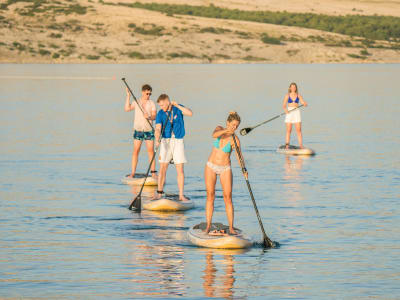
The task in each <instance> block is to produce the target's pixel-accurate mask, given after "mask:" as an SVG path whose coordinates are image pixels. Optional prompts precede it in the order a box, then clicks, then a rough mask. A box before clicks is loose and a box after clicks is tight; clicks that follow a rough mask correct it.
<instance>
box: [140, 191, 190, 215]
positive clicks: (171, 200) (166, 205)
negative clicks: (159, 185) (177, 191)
mask: <svg viewBox="0 0 400 300" xmlns="http://www.w3.org/2000/svg"><path fill="white" fill-rule="evenodd" d="M186 198H187V197H186ZM188 199H189V198H188ZM193 207H194V202H193V201H192V200H190V199H189V202H183V201H181V200H179V195H174V194H165V195H163V196H162V197H161V198H160V199H152V200H150V201H147V202H145V203H144V204H143V209H146V210H154V211H184V210H188V209H191V208H193Z"/></svg>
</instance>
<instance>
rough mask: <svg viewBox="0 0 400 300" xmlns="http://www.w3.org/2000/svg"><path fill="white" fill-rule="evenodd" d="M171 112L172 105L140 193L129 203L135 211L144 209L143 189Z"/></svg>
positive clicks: (130, 207)
mask: <svg viewBox="0 0 400 300" xmlns="http://www.w3.org/2000/svg"><path fill="white" fill-rule="evenodd" d="M171 113H172V106H171V110H170V112H169V115H168V116H167V118H166V119H165V122H164V124H163V127H162V129H161V133H160V136H159V137H158V147H156V150H155V151H154V154H153V157H152V158H151V161H150V164H149V167H148V168H147V172H146V176H145V177H144V180H143V184H142V187H141V188H140V191H139V194H137V196H136V198H135V199H133V200H132V202H131V204H130V205H129V209H130V210H132V208H133V207H135V211H136V212H141V210H142V191H143V188H144V185H145V183H146V179H147V176H149V172H150V169H151V164H152V163H153V161H154V158H155V157H156V154H157V151H158V149H159V148H160V146H161V139H162V135H163V133H164V131H165V127H167V122H168V120H169V119H170V117H171Z"/></svg>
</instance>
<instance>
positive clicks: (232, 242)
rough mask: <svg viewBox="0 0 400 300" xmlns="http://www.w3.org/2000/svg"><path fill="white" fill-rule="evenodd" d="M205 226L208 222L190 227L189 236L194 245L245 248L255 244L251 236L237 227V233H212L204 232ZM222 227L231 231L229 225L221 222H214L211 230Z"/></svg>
mask: <svg viewBox="0 0 400 300" xmlns="http://www.w3.org/2000/svg"><path fill="white" fill-rule="evenodd" d="M205 228H206V223H200V224H197V225H195V226H193V227H191V228H190V229H189V231H188V233H187V237H188V239H189V241H190V242H191V243H192V244H193V245H196V246H199V247H207V248H218V249H243V248H249V247H251V246H252V245H253V242H252V241H251V240H250V238H248V237H247V236H245V235H244V234H243V233H242V231H241V230H240V229H237V228H235V230H236V231H237V233H238V234H237V235H229V234H221V235H211V234H207V233H205V232H204V230H205ZM222 229H223V230H225V231H226V232H228V231H229V227H228V226H226V225H223V224H221V223H213V224H212V226H211V232H212V231H214V230H222Z"/></svg>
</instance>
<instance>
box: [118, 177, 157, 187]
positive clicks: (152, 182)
mask: <svg viewBox="0 0 400 300" xmlns="http://www.w3.org/2000/svg"><path fill="white" fill-rule="evenodd" d="M145 176H146V174H135V177H133V178H130V177H127V176H125V177H124V178H122V180H121V181H122V183H125V184H129V185H142V184H143V181H144V178H145ZM157 184H158V183H157V179H155V178H153V177H151V176H148V177H147V178H146V183H145V184H144V185H145V186H156V185H157Z"/></svg>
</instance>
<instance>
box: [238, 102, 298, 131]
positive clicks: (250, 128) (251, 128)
mask: <svg viewBox="0 0 400 300" xmlns="http://www.w3.org/2000/svg"><path fill="white" fill-rule="evenodd" d="M302 106H303V104H300V105H299V106H297V107H296V108H295V109H292V110H291V111H294V110H296V109H299V108H300V107H302ZM285 114H286V113H285V112H283V113H281V114H279V115H277V116H275V117H273V118H271V119H269V120H267V121H264V122H262V123H260V124H258V125H256V126H253V127H248V128H244V129H249V131H248V132H250V131H251V130H253V129H254V128H257V127H259V126H261V125H264V124H266V123H268V122H271V121H273V120H275V119H278V118H279V117H281V116H283V115H285ZM248 132H246V134H247V133H248Z"/></svg>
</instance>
